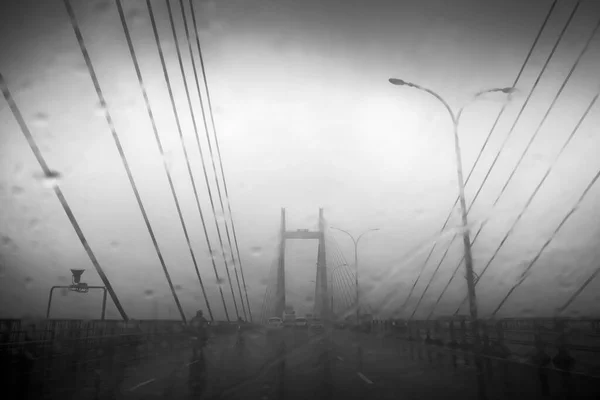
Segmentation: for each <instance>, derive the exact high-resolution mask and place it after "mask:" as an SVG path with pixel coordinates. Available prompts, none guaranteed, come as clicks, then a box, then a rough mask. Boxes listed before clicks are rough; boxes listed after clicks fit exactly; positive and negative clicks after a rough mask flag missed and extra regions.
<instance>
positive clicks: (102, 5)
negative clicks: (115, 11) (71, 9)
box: [94, 0, 110, 13]
mask: <svg viewBox="0 0 600 400" xmlns="http://www.w3.org/2000/svg"><path fill="white" fill-rule="evenodd" d="M109 8H110V2H108V1H106V0H100V1H98V2H97V3H96V5H95V6H94V10H95V11H98V12H101V13H102V12H106V11H108V9H109Z"/></svg>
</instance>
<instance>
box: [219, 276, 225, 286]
mask: <svg viewBox="0 0 600 400" xmlns="http://www.w3.org/2000/svg"><path fill="white" fill-rule="evenodd" d="M217 285H218V286H220V287H223V286H225V278H219V279H217Z"/></svg>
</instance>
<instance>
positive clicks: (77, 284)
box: [46, 269, 106, 320]
mask: <svg viewBox="0 0 600 400" xmlns="http://www.w3.org/2000/svg"><path fill="white" fill-rule="evenodd" d="M84 272H85V270H84V269H71V273H72V274H73V276H72V278H71V285H69V286H52V287H51V288H50V295H49V296H48V306H47V307H46V319H49V318H50V307H51V306H52V295H53V294H54V289H68V290H70V291H71V292H76V293H87V292H89V291H90V289H101V290H103V291H104V293H103V295H102V312H101V314H100V319H101V320H104V316H105V314H106V287H105V286H90V285H88V284H87V283H85V282H81V275H83V273H84Z"/></svg>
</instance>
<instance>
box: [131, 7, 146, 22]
mask: <svg viewBox="0 0 600 400" xmlns="http://www.w3.org/2000/svg"><path fill="white" fill-rule="evenodd" d="M127 15H128V19H130V20H131V22H132V24H140V23H142V22H144V21H145V20H146V17H145V14H144V13H143V12H142V10H140V9H139V8H134V9H133V10H131V11H129V13H128V14H127Z"/></svg>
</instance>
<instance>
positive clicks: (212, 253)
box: [207, 250, 219, 260]
mask: <svg viewBox="0 0 600 400" xmlns="http://www.w3.org/2000/svg"><path fill="white" fill-rule="evenodd" d="M207 253H208V258H210V259H211V260H217V259H218V258H219V253H218V252H217V251H216V250H209V251H208V252H207Z"/></svg>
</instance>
